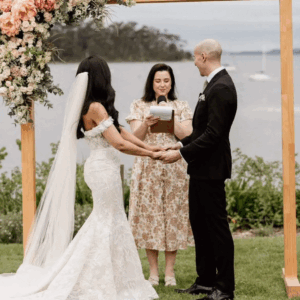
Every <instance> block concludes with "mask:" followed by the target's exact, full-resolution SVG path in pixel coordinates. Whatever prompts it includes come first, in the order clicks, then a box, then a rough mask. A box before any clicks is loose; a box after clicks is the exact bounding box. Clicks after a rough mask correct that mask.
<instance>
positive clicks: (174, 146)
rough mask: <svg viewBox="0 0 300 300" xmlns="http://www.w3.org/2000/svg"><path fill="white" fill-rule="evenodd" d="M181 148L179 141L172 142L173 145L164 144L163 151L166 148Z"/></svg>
mask: <svg viewBox="0 0 300 300" xmlns="http://www.w3.org/2000/svg"><path fill="white" fill-rule="evenodd" d="M180 148H181V145H180V144H179V143H176V144H173V145H167V146H164V147H163V149H164V150H165V151H167V150H179V149H180Z"/></svg>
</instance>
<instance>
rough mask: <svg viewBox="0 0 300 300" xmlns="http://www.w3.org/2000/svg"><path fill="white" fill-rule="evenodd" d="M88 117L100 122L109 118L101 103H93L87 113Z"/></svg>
mask: <svg viewBox="0 0 300 300" xmlns="http://www.w3.org/2000/svg"><path fill="white" fill-rule="evenodd" d="M87 117H89V118H91V119H93V120H95V121H98V122H100V121H102V120H105V119H107V118H108V117H109V116H108V113H107V111H106V109H105V107H104V106H103V105H102V104H101V103H99V102H92V103H91V104H90V107H89V110H88V112H87Z"/></svg>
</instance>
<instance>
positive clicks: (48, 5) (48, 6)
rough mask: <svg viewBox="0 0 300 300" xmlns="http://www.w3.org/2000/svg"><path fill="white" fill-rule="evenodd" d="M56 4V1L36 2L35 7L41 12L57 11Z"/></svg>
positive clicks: (41, 0)
mask: <svg viewBox="0 0 300 300" xmlns="http://www.w3.org/2000/svg"><path fill="white" fill-rule="evenodd" d="M55 4H56V1H55V0H35V6H36V7H37V9H40V10H43V9H44V10H46V11H52V10H54V9H55V6H56V5H55Z"/></svg>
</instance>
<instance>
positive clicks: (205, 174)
mask: <svg viewBox="0 0 300 300" xmlns="http://www.w3.org/2000/svg"><path fill="white" fill-rule="evenodd" d="M203 94H204V96H205V100H204V101H203V100H202V101H201V99H200V100H199V101H198V103H197V106H196V108H195V112H194V117H193V132H192V134H191V135H189V136H187V137H185V138H184V139H182V140H181V143H182V144H183V147H182V148H181V149H180V152H181V154H182V156H183V158H184V159H185V160H186V161H187V163H188V170H187V172H188V174H189V175H190V176H191V177H193V178H198V179H202V180H207V179H213V180H223V179H226V178H230V177H231V166H232V159H231V150H230V143H229V132H230V128H231V125H232V122H233V120H234V117H235V114H236V109H237V94H236V89H235V86H234V83H233V81H232V79H231V77H230V76H229V74H228V73H227V71H226V70H225V69H224V70H221V71H220V72H218V73H217V74H216V75H215V76H214V77H213V78H212V80H211V81H210V82H209V83H208V85H207V87H206V88H205V90H204V92H203ZM201 95H202V93H201V94H200V96H201ZM200 96H199V98H203V96H202V97H200Z"/></svg>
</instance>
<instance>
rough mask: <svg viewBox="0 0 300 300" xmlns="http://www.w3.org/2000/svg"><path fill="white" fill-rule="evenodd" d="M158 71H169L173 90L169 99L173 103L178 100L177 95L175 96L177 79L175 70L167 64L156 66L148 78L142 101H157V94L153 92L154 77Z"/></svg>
mask: <svg viewBox="0 0 300 300" xmlns="http://www.w3.org/2000/svg"><path fill="white" fill-rule="evenodd" d="M158 71H168V72H169V74H170V77H171V89H170V92H169V94H168V99H169V100H171V101H173V100H176V99H177V97H176V94H175V77H174V73H173V70H172V68H171V67H170V66H168V65H166V64H162V63H159V64H155V65H154V66H153V67H152V68H151V70H150V72H149V74H148V77H147V80H146V84H145V88H144V96H143V97H142V99H143V100H144V101H145V102H152V101H153V100H154V99H155V92H154V90H153V80H154V76H155V73H156V72H158Z"/></svg>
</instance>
